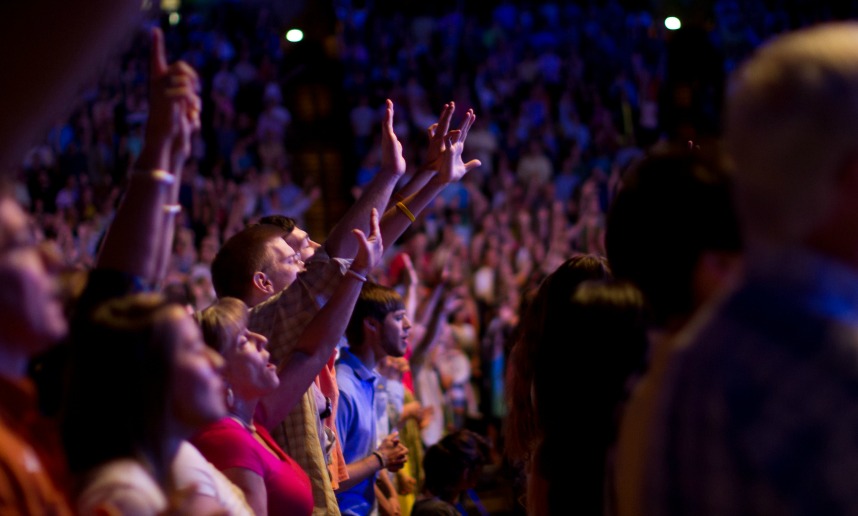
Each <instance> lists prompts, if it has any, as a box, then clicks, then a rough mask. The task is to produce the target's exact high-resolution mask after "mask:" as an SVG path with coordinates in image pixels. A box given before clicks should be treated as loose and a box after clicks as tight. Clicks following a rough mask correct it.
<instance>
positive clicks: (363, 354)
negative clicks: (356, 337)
mask: <svg viewBox="0 0 858 516" xmlns="http://www.w3.org/2000/svg"><path fill="white" fill-rule="evenodd" d="M376 348H377V346H373V345H372V343H371V342H367V341H364V342H363V344H361V345H360V346H356V347H355V346H349V350H350V351H351V353H352V355H354V356H356V357H357V359H358V360H360V362H361V363H362V364H363V365H365V366H366V367H367V369H375V367H376V366H377V365H378V364H379V362H381V360H382V359H383V358H384V355H383V354H382V353H379V352H377V351H376Z"/></svg>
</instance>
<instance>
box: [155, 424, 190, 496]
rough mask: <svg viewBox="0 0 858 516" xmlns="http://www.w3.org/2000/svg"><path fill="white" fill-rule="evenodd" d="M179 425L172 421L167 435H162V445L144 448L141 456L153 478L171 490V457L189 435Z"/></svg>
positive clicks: (173, 456) (174, 455)
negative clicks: (150, 448)
mask: <svg viewBox="0 0 858 516" xmlns="http://www.w3.org/2000/svg"><path fill="white" fill-rule="evenodd" d="M180 426H181V425H179V424H177V423H173V424H171V425H169V428H168V429H167V435H166V436H165V437H164V442H163V446H161V447H160V448H158V446H155V448H156V449H153V450H146V451H144V452H143V456H144V459H145V462H146V463H147V466H148V467H149V468H150V471H151V472H152V475H153V476H154V477H155V480H156V481H157V482H158V484H160V485H161V486H162V487H164V488H165V489H168V490H171V489H170V488H171V486H172V485H173V476H172V473H171V470H172V467H171V465H172V464H173V459H174V458H175V457H176V454H177V453H178V452H179V446H180V445H181V444H182V441H184V440H185V439H186V438H187V437H189V436H190V433H189V432H186V431H185V430H184V429H183V428H180Z"/></svg>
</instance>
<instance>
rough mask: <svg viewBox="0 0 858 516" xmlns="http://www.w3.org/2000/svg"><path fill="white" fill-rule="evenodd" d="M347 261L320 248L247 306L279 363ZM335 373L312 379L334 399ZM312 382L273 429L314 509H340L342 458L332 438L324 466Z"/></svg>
mask: <svg viewBox="0 0 858 516" xmlns="http://www.w3.org/2000/svg"><path fill="white" fill-rule="evenodd" d="M350 263H351V262H350V261H349V260H343V259H340V258H330V257H329V256H328V255H327V253H326V252H325V251H324V248H320V249H318V250H317V251H316V254H315V255H314V256H313V258H311V259H310V261H309V262H308V263H307V270H306V271H305V272H302V273H300V274H298V278H297V279H296V280H295V282H294V283H292V284H291V285H289V287H287V288H286V289H284V290H283V291H281V292H280V293H278V294H277V295H275V296H274V297H272V298H271V299H268V300H266V301H265V302H263V303H261V304H259V305H256V306H255V307H253V308H252V309H251V311H250V321H249V322H248V328H250V329H251V330H252V331H255V332H257V333H260V334H262V335H264V336H265V337H266V338H268V346H269V351H270V352H271V358H272V360H273V361H274V362H275V363H281V362H282V361H283V360H284V359H286V358H287V357H288V356H289V354H290V353H291V352H292V350H293V349H294V347H295V345H296V343H297V342H298V338H299V337H300V336H301V333H302V332H303V331H304V328H306V327H307V324H309V323H310V321H311V320H312V319H313V317H314V316H315V315H316V313H318V311H319V309H320V308H321V307H322V306H324V304H325V303H327V302H328V299H330V297H331V295H332V294H333V292H334V290H335V289H336V287H337V285H339V282H340V279H342V277H343V275H344V274H345V273H346V271H347V270H348V267H349V265H350ZM333 374H334V371H333V369H332V368H330V367H326V368H325V369H324V370H323V371H321V372H320V373H319V376H318V377H317V378H316V383H317V385H319V386H320V388H321V389H322V392H323V393H324V394H325V395H326V396H328V397H330V398H331V399H332V401H333V402H334V404H335V405H336V394H337V393H336V379H335V378H334V377H333ZM313 388H314V387H313V386H310V389H308V390H307V392H305V393H304V395H303V396H302V397H301V401H300V402H299V403H298V405H296V406H295V408H294V409H292V411H291V412H290V413H289V415H288V416H287V417H286V419H285V420H284V421H283V423H281V424H280V425H278V426H277V427H275V428H274V431H273V432H271V435H272V437H274V440H275V441H277V444H279V445H280V446H281V447H282V448H283V450H285V451H286V453H288V454H289V456H290V457H292V458H293V459H294V460H295V461H296V462H297V463H298V464H300V465H301V467H302V468H303V469H304V471H305V472H306V473H307V475H308V476H309V477H310V483H311V484H312V488H313V501H314V505H315V507H314V509H313V514H314V515H316V516H321V515H339V514H340V511H339V508H338V506H337V499H336V497H335V496H334V485H332V474H336V475H337V477H335V478H333V482H334V484H337V483H338V479H340V478H343V479H344V478H345V477H344V476H343V474H344V472H345V462H344V461H343V459H342V450H341V448H340V446H339V442H336V443H335V444H334V449H333V450H332V463H333V464H332V468H331V470H330V471H329V469H328V465H327V464H326V461H325V456H324V452H323V450H322V444H321V441H320V439H319V433H318V424H317V422H318V421H319V410H318V407H317V406H316V400H315V396H314V395H313ZM333 419H334V418H333V417H330V418H328V420H331V421H333ZM326 421H327V420H326Z"/></svg>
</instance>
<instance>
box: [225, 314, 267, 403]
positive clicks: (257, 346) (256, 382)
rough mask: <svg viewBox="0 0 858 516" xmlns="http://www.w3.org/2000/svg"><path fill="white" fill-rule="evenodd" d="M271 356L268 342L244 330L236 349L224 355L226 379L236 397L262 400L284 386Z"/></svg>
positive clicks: (240, 334) (236, 341)
mask: <svg viewBox="0 0 858 516" xmlns="http://www.w3.org/2000/svg"><path fill="white" fill-rule="evenodd" d="M270 358H271V356H270V355H269V353H268V339H266V338H265V337H263V336H262V335H260V334H258V333H254V332H252V331H250V330H248V329H247V328H246V327H245V328H243V329H242V330H241V331H240V332H239V333H238V336H237V337H236V339H235V342H234V343H233V346H231V347H230V348H229V349H227V350H225V351H224V360H225V361H226V367H225V368H224V377H225V378H226V381H227V382H229V385H230V386H231V387H232V390H233V392H234V393H235V395H236V396H238V397H241V398H243V399H246V400H253V399H257V398H261V397H262V396H265V395H266V394H269V393H270V392H271V391H273V390H274V389H276V388H277V386H278V385H280V378H279V377H278V376H277V367H276V366H275V365H274V364H272V363H271V362H270V361H269V359H270Z"/></svg>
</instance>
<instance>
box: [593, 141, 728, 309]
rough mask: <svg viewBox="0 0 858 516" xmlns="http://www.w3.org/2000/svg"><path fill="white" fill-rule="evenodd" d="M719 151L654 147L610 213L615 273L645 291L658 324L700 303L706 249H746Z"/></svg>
mask: <svg viewBox="0 0 858 516" xmlns="http://www.w3.org/2000/svg"><path fill="white" fill-rule="evenodd" d="M717 151H718V149H717V148H715V149H712V150H709V151H706V152H702V151H700V150H697V149H692V150H689V149H657V150H655V151H654V152H653V153H651V154H650V155H648V156H646V157H645V158H643V159H642V160H641V161H639V162H637V163H636V164H635V165H633V168H632V169H631V170H630V171H629V173H628V174H627V175H626V177H625V178H624V179H623V186H622V187H621V188H620V190H619V192H618V193H617V196H616V198H615V199H614V202H613V204H612V206H611V209H610V211H609V213H608V217H607V225H606V233H605V249H606V254H607V256H608V262H609V263H610V265H611V271H612V272H613V273H614V276H615V277H617V278H618V279H626V280H628V281H631V282H632V283H634V284H635V285H637V286H638V288H640V289H641V291H642V292H643V294H644V297H645V299H646V302H647V305H648V309H649V311H650V316H651V317H652V322H653V323H654V324H655V325H657V326H663V325H666V324H668V323H669V322H670V321H671V320H675V319H684V318H687V317H688V316H690V315H691V313H692V312H693V311H694V309H695V308H696V306H695V300H694V290H693V285H692V281H693V274H694V269H695V267H696V264H697V262H698V260H699V258H700V256H701V254H703V253H704V252H706V251H710V250H712V251H735V252H739V251H741V249H742V239H741V235H740V230H739V224H738V220H737V218H736V215H735V210H734V209H733V201H732V198H731V182H730V178H729V176H728V174H727V170H726V167H725V165H724V163H723V161H722V158H721V156H720V155H719V154H718V152H717Z"/></svg>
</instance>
